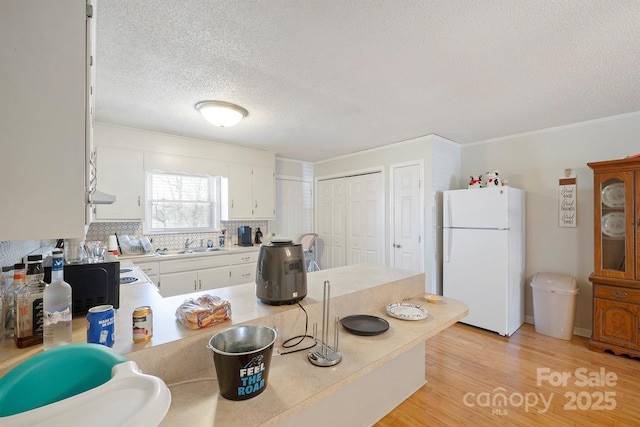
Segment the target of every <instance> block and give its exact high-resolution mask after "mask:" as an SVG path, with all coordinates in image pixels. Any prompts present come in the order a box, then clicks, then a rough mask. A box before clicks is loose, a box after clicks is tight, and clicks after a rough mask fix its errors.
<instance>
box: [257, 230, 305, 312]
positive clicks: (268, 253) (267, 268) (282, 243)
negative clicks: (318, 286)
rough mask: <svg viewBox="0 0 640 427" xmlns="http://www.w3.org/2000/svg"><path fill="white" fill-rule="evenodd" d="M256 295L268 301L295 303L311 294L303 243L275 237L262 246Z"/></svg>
mask: <svg viewBox="0 0 640 427" xmlns="http://www.w3.org/2000/svg"><path fill="white" fill-rule="evenodd" d="M256 296H257V297H258V299H259V300H260V301H262V302H264V303H266V304H271V305H283V304H294V303H296V302H298V301H300V300H301V299H303V298H304V297H305V296H307V270H306V268H305V264H304V252H303V250H302V245H301V244H299V243H293V241H292V240H285V239H274V240H272V241H270V242H269V243H266V244H262V245H260V251H259V253H258V265H257V267H256Z"/></svg>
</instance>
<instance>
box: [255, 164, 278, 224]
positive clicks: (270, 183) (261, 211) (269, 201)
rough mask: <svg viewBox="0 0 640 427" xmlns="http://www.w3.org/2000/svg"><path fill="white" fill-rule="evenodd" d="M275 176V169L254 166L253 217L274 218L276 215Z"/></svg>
mask: <svg viewBox="0 0 640 427" xmlns="http://www.w3.org/2000/svg"><path fill="white" fill-rule="evenodd" d="M274 180H275V177H274V175H273V169H270V168H264V167H258V166H254V167H253V217H254V218H256V219H272V218H273V217H274V216H275V181H274Z"/></svg>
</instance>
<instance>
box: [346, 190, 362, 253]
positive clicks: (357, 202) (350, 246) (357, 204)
mask: <svg viewBox="0 0 640 427" xmlns="http://www.w3.org/2000/svg"><path fill="white" fill-rule="evenodd" d="M346 181H347V188H348V198H347V218H346V220H347V230H346V231H347V242H346V243H347V253H346V255H347V259H346V263H347V265H353V264H360V263H362V262H365V261H364V259H365V254H364V250H365V248H364V239H363V231H364V226H365V224H364V221H363V215H364V213H365V191H364V181H363V180H362V179H360V177H352V178H347V179H346Z"/></svg>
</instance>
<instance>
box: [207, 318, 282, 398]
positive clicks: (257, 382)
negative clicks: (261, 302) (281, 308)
mask: <svg viewBox="0 0 640 427" xmlns="http://www.w3.org/2000/svg"><path fill="white" fill-rule="evenodd" d="M276 336H277V332H276V330H275V329H272V328H269V327H267V326H260V325H246V326H237V327H233V328H229V329H225V330H224V331H220V332H218V333H217V334H215V335H214V336H212V337H211V339H210V340H209V345H208V346H207V347H208V348H209V349H211V351H213V362H214V364H215V367H216V374H217V375H218V387H219V388H220V395H221V396H222V397H224V398H225V399H229V400H246V399H251V398H252V397H255V396H257V395H259V394H260V393H262V392H263V391H264V390H265V388H266V387H267V378H268V377H269V365H270V364H271V353H272V351H273V343H274V342H275V341H276Z"/></svg>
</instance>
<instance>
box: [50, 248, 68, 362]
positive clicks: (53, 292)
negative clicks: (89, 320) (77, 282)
mask: <svg viewBox="0 0 640 427" xmlns="http://www.w3.org/2000/svg"><path fill="white" fill-rule="evenodd" d="M43 297H44V298H43V299H44V337H43V338H44V349H45V350H49V349H51V348H54V347H58V346H61V345H65V344H70V343H71V335H72V329H71V316H72V314H71V285H69V284H68V283H67V282H65V281H64V255H63V254H62V252H60V251H55V252H53V258H52V265H51V283H49V284H47V285H46V286H45V288H44V292H43Z"/></svg>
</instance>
